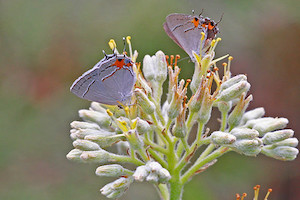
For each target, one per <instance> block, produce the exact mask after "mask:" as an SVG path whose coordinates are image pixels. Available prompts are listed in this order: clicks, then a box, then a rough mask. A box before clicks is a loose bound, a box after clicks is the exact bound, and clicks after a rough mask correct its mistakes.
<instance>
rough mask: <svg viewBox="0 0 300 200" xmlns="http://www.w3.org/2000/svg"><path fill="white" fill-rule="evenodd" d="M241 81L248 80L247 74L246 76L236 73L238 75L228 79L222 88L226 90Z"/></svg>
mask: <svg viewBox="0 0 300 200" xmlns="http://www.w3.org/2000/svg"><path fill="white" fill-rule="evenodd" d="M241 81H247V76H245V75H244V74H239V75H236V76H234V77H232V78H230V79H228V80H227V81H225V82H224V83H222V85H221V88H220V90H225V89H227V88H229V87H231V86H233V85H234V84H236V83H239V82H241Z"/></svg>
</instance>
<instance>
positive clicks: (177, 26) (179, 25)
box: [172, 21, 191, 32]
mask: <svg viewBox="0 0 300 200" xmlns="http://www.w3.org/2000/svg"><path fill="white" fill-rule="evenodd" d="M188 23H191V22H190V21H188V22H185V23H183V24H178V25H176V26H175V27H174V28H173V29H172V32H173V31H175V29H177V28H179V27H181V26H184V25H186V24H188Z"/></svg>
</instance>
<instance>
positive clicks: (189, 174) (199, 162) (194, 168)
mask: <svg viewBox="0 0 300 200" xmlns="http://www.w3.org/2000/svg"><path fill="white" fill-rule="evenodd" d="M228 151H229V149H228V147H219V148H218V149H217V150H215V151H214V152H213V153H211V154H209V155H208V156H206V157H205V158H203V159H200V158H198V159H197V161H196V162H195V163H194V165H193V166H191V168H190V169H189V170H188V171H186V172H185V174H184V175H182V177H181V183H182V184H185V183H186V182H187V181H188V180H189V179H190V178H191V177H192V176H193V175H194V174H195V172H197V170H199V168H200V167H202V166H203V165H205V164H207V163H209V162H211V161H213V160H214V159H216V158H218V157H220V156H221V155H223V154H224V153H226V152H228Z"/></svg>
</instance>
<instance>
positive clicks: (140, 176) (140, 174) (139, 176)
mask: <svg viewBox="0 0 300 200" xmlns="http://www.w3.org/2000/svg"><path fill="white" fill-rule="evenodd" d="M149 173H150V168H149V167H148V166H146V165H143V166H139V167H137V168H136V170H135V172H134V174H133V175H132V176H133V178H134V180H136V181H139V182H142V181H144V180H145V178H146V177H147V176H148V175H149Z"/></svg>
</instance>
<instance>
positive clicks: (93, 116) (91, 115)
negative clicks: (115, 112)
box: [78, 109, 111, 128]
mask: <svg viewBox="0 0 300 200" xmlns="http://www.w3.org/2000/svg"><path fill="white" fill-rule="evenodd" d="M78 112H79V116H80V117H81V118H82V119H83V120H84V121H88V122H95V123H97V124H99V125H100V127H101V128H102V127H109V126H110V123H111V119H110V117H109V116H108V115H107V114H103V113H100V112H97V111H92V110H84V109H83V110H79V111H78Z"/></svg>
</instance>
